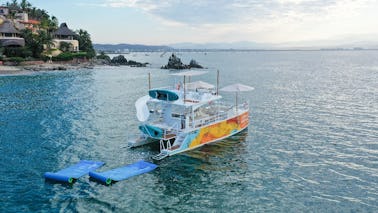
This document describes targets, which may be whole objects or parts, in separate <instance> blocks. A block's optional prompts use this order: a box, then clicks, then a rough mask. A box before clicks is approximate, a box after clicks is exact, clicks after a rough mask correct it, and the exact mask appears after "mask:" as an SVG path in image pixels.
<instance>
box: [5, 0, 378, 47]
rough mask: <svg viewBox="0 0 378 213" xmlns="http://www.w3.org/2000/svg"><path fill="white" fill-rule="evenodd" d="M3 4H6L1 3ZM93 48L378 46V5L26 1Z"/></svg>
mask: <svg viewBox="0 0 378 213" xmlns="http://www.w3.org/2000/svg"><path fill="white" fill-rule="evenodd" d="M4 2H5V1H4ZM29 2H30V3H31V4H32V5H33V6H37V7H39V8H42V9H45V10H47V11H48V12H49V14H50V15H54V16H56V17H57V18H58V20H59V22H67V24H68V26H69V27H70V28H71V29H85V30H87V31H88V32H89V33H90V34H91V37H92V41H93V42H94V43H106V44H116V43H132V44H150V45H166V44H173V43H183V42H191V43H216V42H218V43H222V42H223V43H232V42H241V41H245V42H256V43H267V44H277V45H280V44H281V45H285V44H289V45H294V46H295V45H309V44H311V43H314V42H320V43H324V44H327V43H328V44H332V43H335V42H336V43H343V42H376V43H378V0H165V1H158V0H59V1H56V0H29Z"/></svg>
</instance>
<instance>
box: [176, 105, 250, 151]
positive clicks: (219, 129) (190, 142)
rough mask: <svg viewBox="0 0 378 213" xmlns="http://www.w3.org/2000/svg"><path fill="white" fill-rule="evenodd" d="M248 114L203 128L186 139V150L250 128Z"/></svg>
mask: <svg viewBox="0 0 378 213" xmlns="http://www.w3.org/2000/svg"><path fill="white" fill-rule="evenodd" d="M248 123H249V118H248V112H245V113H243V114H241V115H239V116H237V117H234V118H231V119H228V120H224V121H222V122H219V123H216V124H213V125H210V126H207V127H204V128H201V129H199V130H197V131H195V132H193V133H189V135H188V136H187V137H186V138H185V142H184V144H185V145H184V147H181V148H184V149H188V148H189V149H192V148H195V147H196V146H200V145H203V144H206V143H210V142H213V141H216V140H219V139H222V138H225V137H227V136H230V135H233V134H235V133H237V132H239V131H241V130H243V129H244V128H246V127H247V126H248Z"/></svg>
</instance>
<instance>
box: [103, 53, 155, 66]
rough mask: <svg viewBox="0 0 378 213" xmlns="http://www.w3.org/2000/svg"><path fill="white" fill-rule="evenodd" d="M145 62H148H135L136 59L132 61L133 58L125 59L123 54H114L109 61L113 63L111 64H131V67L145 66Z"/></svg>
mask: <svg viewBox="0 0 378 213" xmlns="http://www.w3.org/2000/svg"><path fill="white" fill-rule="evenodd" d="M147 64H148V63H141V62H137V61H133V60H129V61H127V59H126V58H125V56H123V55H119V56H115V57H114V58H112V60H111V61H110V65H113V66H119V65H127V66H131V67H145V66H147Z"/></svg>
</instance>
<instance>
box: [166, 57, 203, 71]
mask: <svg viewBox="0 0 378 213" xmlns="http://www.w3.org/2000/svg"><path fill="white" fill-rule="evenodd" d="M191 68H203V67H202V66H201V65H199V64H198V63H197V62H196V61H195V60H193V59H192V60H191V61H190V64H189V65H187V64H184V63H182V62H181V59H180V58H179V57H177V56H176V55H175V54H172V55H171V56H170V57H169V59H168V64H167V65H164V66H162V67H161V69H176V70H181V69H191Z"/></svg>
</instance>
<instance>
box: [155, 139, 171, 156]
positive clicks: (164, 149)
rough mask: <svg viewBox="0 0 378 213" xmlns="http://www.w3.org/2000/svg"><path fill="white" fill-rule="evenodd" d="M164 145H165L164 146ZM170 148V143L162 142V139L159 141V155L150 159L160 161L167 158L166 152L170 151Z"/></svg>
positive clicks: (167, 141)
mask: <svg viewBox="0 0 378 213" xmlns="http://www.w3.org/2000/svg"><path fill="white" fill-rule="evenodd" d="M164 143H166V144H167V145H165V144H164ZM171 147H172V145H171V142H170V141H169V140H164V139H161V140H160V153H159V154H158V155H155V156H153V157H152V159H154V160H161V159H163V158H166V157H168V156H169V155H168V152H167V151H168V150H170V149H171Z"/></svg>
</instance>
